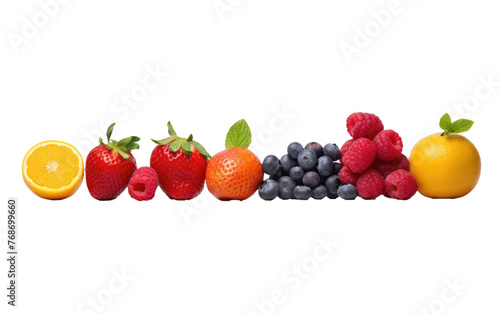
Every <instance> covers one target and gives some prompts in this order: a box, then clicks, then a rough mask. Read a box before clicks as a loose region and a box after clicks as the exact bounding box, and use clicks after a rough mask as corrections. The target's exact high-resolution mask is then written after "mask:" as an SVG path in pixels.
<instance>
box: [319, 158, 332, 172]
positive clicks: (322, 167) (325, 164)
mask: <svg viewBox="0 0 500 314" xmlns="http://www.w3.org/2000/svg"><path fill="white" fill-rule="evenodd" d="M318 173H319V175H321V176H324V177H327V176H329V175H331V174H332V173H333V160H332V159H331V158H330V157H328V156H321V157H319V159H318Z"/></svg>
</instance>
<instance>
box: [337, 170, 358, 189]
mask: <svg viewBox="0 0 500 314" xmlns="http://www.w3.org/2000/svg"><path fill="white" fill-rule="evenodd" d="M358 177H359V174H357V173H354V172H352V171H351V170H349V168H347V167H346V166H343V167H342V169H340V171H339V179H340V181H341V182H342V183H343V184H352V185H356V182H357V181H358Z"/></svg>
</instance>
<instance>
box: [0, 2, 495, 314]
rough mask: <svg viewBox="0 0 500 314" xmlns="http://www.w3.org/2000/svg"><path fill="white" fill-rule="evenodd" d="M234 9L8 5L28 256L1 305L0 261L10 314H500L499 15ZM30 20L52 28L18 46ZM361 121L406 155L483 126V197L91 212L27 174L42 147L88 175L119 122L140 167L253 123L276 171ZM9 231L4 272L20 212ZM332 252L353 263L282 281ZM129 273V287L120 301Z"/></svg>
mask: <svg viewBox="0 0 500 314" xmlns="http://www.w3.org/2000/svg"><path fill="white" fill-rule="evenodd" d="M47 1H48V0H42V1H41V3H46V2H47ZM220 3H222V5H224V4H226V5H229V6H230V8H231V9H232V10H231V11H227V12H223V13H221V12H218V11H217V10H216V8H215V7H214V2H212V0H204V1H163V2H161V4H160V2H159V1H152V0H149V1H145V0H143V1H68V2H67V3H66V4H60V5H58V8H57V10H56V8H55V7H51V9H52V16H51V17H49V18H48V19H46V20H45V21H44V16H45V17H47V14H46V13H43V12H44V11H43V10H42V8H41V6H40V3H39V2H37V1H35V0H30V1H3V2H2V4H0V21H1V22H0V23H1V38H2V39H1V40H0V53H1V58H0V84H1V85H0V86H1V93H0V102H1V108H2V109H1V110H2V123H1V128H2V131H1V132H2V135H3V149H2V157H1V158H2V166H3V170H2V175H1V177H2V180H1V183H0V184H1V191H2V201H3V202H6V200H7V197H11V196H14V197H17V198H18V201H19V214H18V223H19V239H18V244H19V246H18V249H19V252H20V253H19V256H18V258H19V261H18V267H19V280H18V283H19V290H18V307H17V308H15V309H14V310H13V309H12V308H11V307H8V306H7V305H6V303H7V299H6V298H5V297H4V295H6V291H7V290H4V289H5V287H6V284H7V278H6V275H7V263H6V261H5V259H6V258H3V257H2V259H1V262H0V270H1V271H0V278H1V279H0V282H1V287H2V291H4V292H3V293H2V297H1V298H0V299H1V306H0V308H1V312H2V313H42V312H43V313H87V314H88V313H95V312H96V311H94V310H92V309H91V307H89V303H88V302H90V301H89V300H91V299H92V298H97V301H96V302H97V303H98V304H97V305H98V306H99V308H98V309H99V310H101V311H100V313H139V312H140V313H143V312H144V313H207V312H209V313H257V312H256V311H257V310H258V307H257V306H256V305H255V304H256V303H259V304H264V305H265V306H266V309H267V311H260V313H308V312H314V313H368V312H370V313H371V312H380V313H382V312H383V313H415V312H418V311H419V307H422V308H427V309H428V308H429V307H433V310H432V311H430V313H456V314H459V313H482V312H483V313H494V312H498V311H499V310H500V304H499V303H498V295H499V294H500V288H499V287H500V285H499V282H500V267H499V265H500V255H499V254H498V251H499V247H500V228H499V227H498V221H499V218H500V214H499V213H498V208H497V204H496V199H495V194H497V193H498V192H497V191H498V176H499V175H500V174H499V171H498V161H497V156H498V149H497V145H498V141H497V136H496V133H495V132H496V129H497V119H498V114H499V108H498V101H499V100H500V95H499V94H500V87H499V86H498V84H499V83H496V84H497V86H496V87H492V88H491V90H490V91H488V90H487V88H486V87H484V84H483V83H482V80H483V81H484V80H488V78H489V79H490V80H492V81H494V82H499V81H500V43H499V39H498V30H499V29H500V19H499V18H498V12H499V9H500V6H499V5H498V4H497V3H496V2H494V1H491V0H475V1H430V0H414V1H410V0H401V2H399V5H398V4H397V3H396V4H391V2H390V1H388V0H377V1H326V0H324V1H319V0H314V1H307V2H306V1H285V0H280V1H264V0H241V1H236V0H233V1H229V0H222V1H221V2H220ZM391 6H395V7H397V9H396V11H397V13H392V14H390V17H387V15H385V16H384V18H385V21H386V22H385V26H383V27H381V26H380V24H374V21H376V19H375V17H374V15H372V14H371V12H380V10H386V12H388V11H387V10H388V7H391ZM391 8H392V9H393V7H391ZM392 9H391V10H392ZM393 11H394V10H393ZM40 12H42V13H40ZM34 16H35V17H37V18H39V21H38V22H37V23H38V24H39V25H41V26H40V27H36V30H35V33H33V29H31V31H32V33H31V35H30V34H28V35H30V36H28V37H30V38H27V37H23V38H24V41H22V43H21V44H19V45H15V44H13V43H12V38H14V37H15V38H17V39H19V37H21V36H24V35H23V34H22V30H23V28H26V27H27V26H26V23H29V22H26V20H28V21H32V20H33V17H34ZM389 19H390V20H389ZM377 25H379V26H378V27H379V29H377ZM366 27H371V28H370V30H371V33H370V34H371V37H369V39H368V42H367V41H366V40H365V42H364V45H363V46H364V47H362V48H359V50H356V53H355V54H353V55H351V60H350V62H348V58H346V56H345V55H344V53H343V52H342V49H341V45H343V44H342V43H345V44H349V45H354V44H355V43H354V40H355V38H357V37H356V36H358V37H359V36H361V35H359V32H358V31H357V29H358V28H359V29H361V30H363V32H365V31H364V29H365V28H366ZM16 36H18V37H16ZM358 39H359V38H358ZM18 43H19V42H18ZM359 44H360V43H359V42H358V46H359ZM148 69H159V70H160V71H161V72H168V74H169V75H168V77H163V78H160V80H159V83H157V84H156V85H155V86H154V88H150V90H149V91H147V93H146V94H145V95H142V96H144V97H142V98H144V99H141V101H139V102H138V103H137V105H134V106H133V107H130V106H129V105H126V104H124V103H119V101H120V98H121V97H122V96H121V95H122V94H124V95H130V94H131V93H134V92H136V93H139V92H140V91H141V88H142V87H141V85H142V83H143V80H144V79H145V78H147V75H148V71H151V70H148ZM149 82H150V83H152V82H153V81H149ZM153 83H154V82H153ZM480 86H483V87H480ZM477 90H480V91H481V92H482V93H483V94H480V95H481V96H480V98H482V99H481V100H478V99H477V96H478V95H477ZM485 94H487V95H486V96H485ZM137 95H139V94H137ZM137 95H136V96H135V97H136V98H137ZM139 96H141V95H139ZM464 101H465V104H464ZM475 101H477V102H475ZM355 111H366V112H373V113H375V114H377V115H379V116H380V118H381V119H382V121H383V122H384V124H385V126H386V128H391V129H394V130H396V131H397V132H399V134H400V135H401V136H402V138H403V141H404V144H405V148H404V153H405V154H409V153H410V150H411V147H412V146H413V145H414V144H415V143H416V141H418V140H419V139H420V138H422V137H424V136H426V135H429V134H431V133H433V132H437V131H439V128H438V121H439V118H440V117H441V115H442V114H443V113H445V112H449V113H450V114H451V115H452V116H453V117H454V118H459V117H461V118H469V119H472V120H474V121H475V124H474V126H473V128H472V129H471V130H470V131H469V132H468V133H467V134H466V136H467V137H468V138H469V139H470V140H471V141H472V142H473V143H474V144H475V145H476V147H477V148H478V150H479V152H480V154H481V157H482V163H483V171H482V176H481V179H480V181H479V184H478V185H477V187H476V189H475V190H474V191H473V192H472V193H471V194H469V195H467V196H466V197H464V198H461V199H456V200H432V199H427V198H424V197H422V196H420V195H416V196H415V197H414V198H413V199H411V200H409V201H406V202H404V201H396V200H389V199H386V198H383V197H381V198H379V199H377V200H375V201H364V200H361V199H357V200H355V201H350V202H348V201H343V200H340V199H338V200H329V199H325V200H322V201H313V200H311V201H307V202H299V201H286V202H285V201H280V200H276V201H273V202H264V201H262V200H261V199H259V198H258V196H257V195H254V196H253V197H251V198H250V199H248V200H246V201H243V202H234V201H233V202H219V201H217V200H216V199H215V198H214V197H212V196H211V195H210V194H209V193H208V191H206V190H205V191H204V193H203V194H202V196H200V197H199V198H198V199H197V200H194V201H189V202H176V201H172V200H169V199H168V198H167V197H166V196H165V195H164V194H163V192H162V191H161V190H158V191H157V196H156V197H155V198H154V199H153V200H152V201H149V202H142V203H139V202H136V201H135V200H133V199H131V198H130V197H129V195H128V193H126V192H125V193H123V194H122V195H121V196H120V197H119V198H118V199H117V200H114V201H112V202H99V201H96V200H94V199H93V198H91V196H90V195H89V194H88V191H87V188H86V186H85V184H83V185H82V186H81V188H80V189H79V191H78V192H77V193H76V194H75V195H74V196H73V197H71V198H69V199H66V200H64V201H47V200H43V199H40V198H38V197H37V196H35V195H34V194H32V193H31V192H30V191H29V190H28V188H27V187H26V186H25V185H24V183H23V180H22V175H21V162H22V158H23V156H24V154H25V153H26V151H27V150H28V149H29V148H30V147H31V146H33V145H34V144H36V143H38V142H40V141H44V140H49V139H57V140H62V141H67V142H69V143H72V144H74V145H75V146H77V147H79V148H80V149H81V152H82V155H83V156H84V157H85V156H86V154H87V152H88V150H89V149H90V147H91V146H94V145H97V144H98V143H97V137H98V134H99V132H100V131H99V129H102V130H105V128H106V127H107V125H108V124H109V123H110V122H116V123H117V124H116V127H115V134H114V138H116V139H120V138H123V137H126V136H130V135H137V136H140V137H141V138H142V140H141V142H140V144H141V149H140V150H139V151H136V152H134V155H135V156H136V159H137V161H138V165H139V166H145V165H149V156H150V152H151V151H152V149H153V147H154V144H153V143H152V142H151V141H150V140H149V139H150V138H155V139H160V138H164V137H166V136H167V126H166V124H167V121H172V123H173V125H174V127H175V128H176V130H177V133H178V134H179V135H184V136H187V135H189V133H193V135H194V138H195V139H196V140H198V141H200V142H201V143H202V144H203V145H204V146H205V147H206V148H207V150H208V151H209V152H210V153H211V154H215V153H216V152H218V151H220V150H222V149H223V147H224V139H225V134H226V132H227V130H228V129H229V127H230V126H231V125H232V124H233V123H234V122H235V121H236V120H238V119H241V118H245V119H246V120H247V122H248V124H249V125H250V127H251V128H252V131H253V133H254V142H256V143H257V145H256V146H254V151H255V152H256V153H257V155H258V156H259V157H260V158H261V159H262V158H264V157H265V156H266V155H267V154H276V155H278V156H281V155H282V154H284V153H285V150H286V146H287V144H288V143H289V142H292V141H300V142H302V143H304V144H306V143H307V142H309V141H318V142H320V143H323V144H325V143H328V142H335V143H337V144H339V145H341V144H342V143H343V142H344V141H346V140H347V139H348V134H347V132H346V130H345V119H346V117H347V116H348V115H349V114H350V113H352V112H355ZM276 112H278V113H276ZM283 112H287V114H284V113H283ZM86 134H87V135H88V134H90V135H88V136H87V135H86ZM88 137H90V138H91V141H89V140H88ZM187 210H190V211H188V213H190V214H191V215H186V211H187ZM183 213H184V215H183ZM0 221H1V226H0V235H1V236H2V239H1V241H2V244H1V247H0V248H1V251H2V253H1V255H2V256H5V255H4V254H5V252H6V245H5V232H6V211H5V206H4V210H3V211H2V214H1V219H0ZM318 237H319V238H322V239H328V237H329V239H330V240H331V241H334V242H336V243H338V244H339V245H340V247H339V248H338V249H335V251H334V253H333V255H331V256H329V258H328V259H326V260H325V261H322V262H320V263H319V264H318V265H317V268H316V269H314V270H312V271H311V273H310V274H308V275H309V277H308V278H307V279H304V280H301V285H300V287H298V288H297V286H294V287H293V288H297V289H292V285H291V284H289V283H286V282H284V281H283V279H282V276H283V275H284V274H285V275H286V274H287V271H289V270H291V267H292V266H293V265H301V264H302V263H303V262H304V261H306V263H307V262H311V259H310V258H309V257H310V256H312V255H313V253H314V251H315V249H316V248H317V247H318V244H317V239H318ZM123 270H125V272H126V274H127V276H129V279H127V281H126V282H125V284H120V283H119V282H118V281H116V273H117V272H118V273H119V272H122V271H123ZM454 281H457V282H458V283H459V285H461V286H463V287H465V290H463V291H460V293H459V295H457V296H455V295H454V294H453V293H452V292H450V291H449V290H447V289H448V288H447V282H451V283H453V282H454ZM110 282H111V283H112V284H114V286H113V287H114V288H116V289H113V291H115V292H110V290H109V288H108V284H109V283H110ZM463 287H462V288H463ZM117 290H119V291H117ZM273 290H279V291H282V292H283V293H284V296H283V297H282V298H281V299H280V301H283V302H281V304H276V305H273V306H270V305H269V301H263V300H269V298H270V294H271V293H272V291H273ZM443 293H444V296H445V299H446V302H443V301H442V300H441V298H442V294H443ZM78 309H80V310H81V311H79V310H78ZM422 313H424V312H422Z"/></svg>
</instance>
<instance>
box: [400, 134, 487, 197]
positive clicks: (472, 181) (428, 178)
mask: <svg viewBox="0 0 500 314" xmlns="http://www.w3.org/2000/svg"><path fill="white" fill-rule="evenodd" d="M409 160H410V172H411V174H412V175H413V176H414V177H415V179H416V180H417V183H418V191H419V192H420V193H421V194H422V195H424V196H427V197H432V198H457V197H462V196H464V195H466V194H468V193H469V192H470V191H472V189H474V187H475V186H476V184H477V182H478V180H479V175H480V173H481V158H480V157H479V152H478V151H477V149H476V147H475V146H474V144H472V142H471V141H469V140H468V139H467V138H465V137H464V136H462V135H459V134H450V135H444V134H443V133H436V134H432V135H429V136H427V137H425V138H423V139H421V140H420V141H419V142H418V143H417V144H416V145H415V146H414V147H413V150H412V151H411V154H410V158H409Z"/></svg>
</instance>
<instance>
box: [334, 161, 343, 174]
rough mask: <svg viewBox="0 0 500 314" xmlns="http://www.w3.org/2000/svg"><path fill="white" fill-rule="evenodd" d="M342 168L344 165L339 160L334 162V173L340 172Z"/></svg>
mask: <svg viewBox="0 0 500 314" xmlns="http://www.w3.org/2000/svg"><path fill="white" fill-rule="evenodd" d="M340 169H342V165H341V164H339V163H338V162H334V163H333V174H339V172H340Z"/></svg>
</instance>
